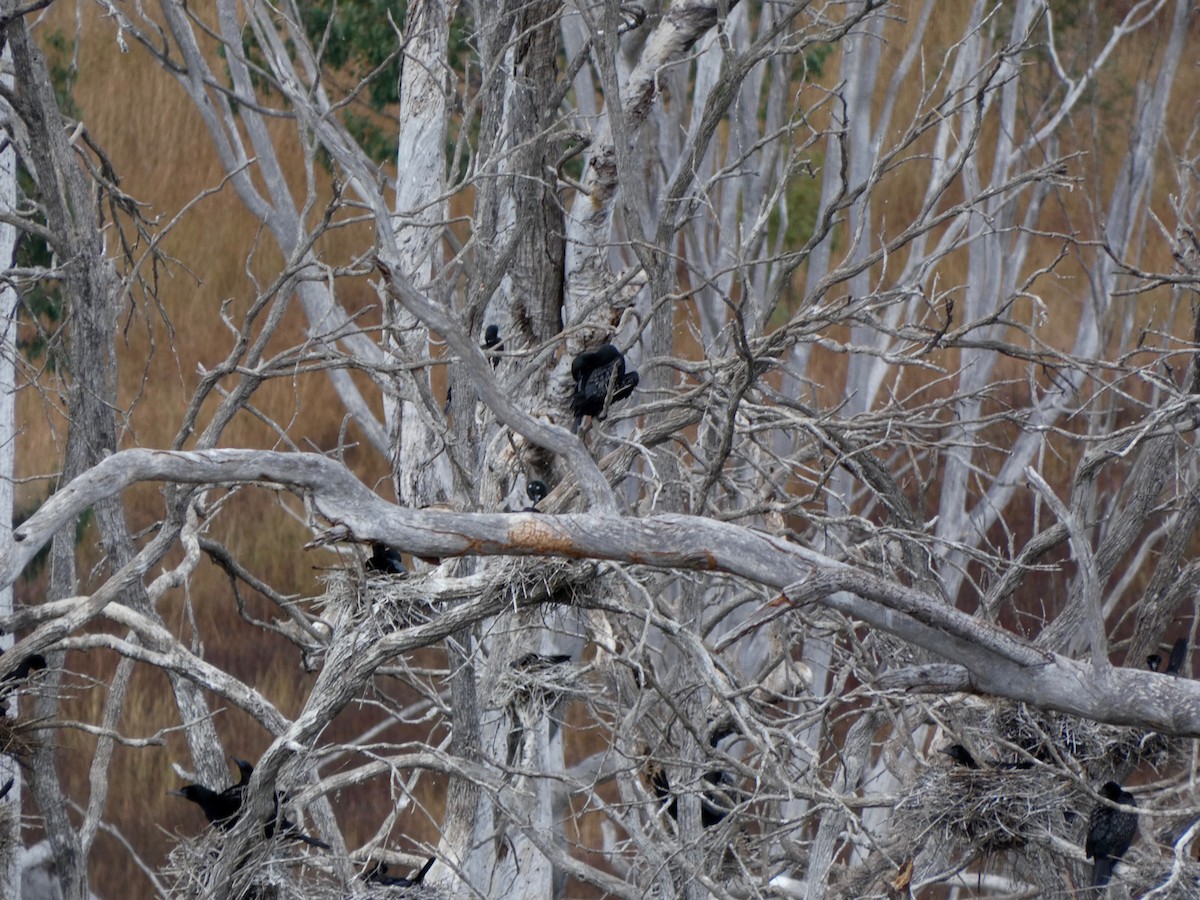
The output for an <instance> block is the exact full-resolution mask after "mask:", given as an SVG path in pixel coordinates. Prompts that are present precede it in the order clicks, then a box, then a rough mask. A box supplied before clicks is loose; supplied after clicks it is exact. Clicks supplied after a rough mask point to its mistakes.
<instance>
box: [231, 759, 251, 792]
mask: <svg viewBox="0 0 1200 900" xmlns="http://www.w3.org/2000/svg"><path fill="white" fill-rule="evenodd" d="M232 759H233V764H234V765H235V766H237V767H238V771H239V772H240V773H241V775H242V780H241V781H239V782H238V783H237V784H236V785H235V787H242V786H244V785H245V784H246V783H247V782H249V781H250V776H251V775H253V774H254V766H253V765H251V764H250V763H248V762H246V760H244V759H238V758H237V757H236V756H234V757H232Z"/></svg>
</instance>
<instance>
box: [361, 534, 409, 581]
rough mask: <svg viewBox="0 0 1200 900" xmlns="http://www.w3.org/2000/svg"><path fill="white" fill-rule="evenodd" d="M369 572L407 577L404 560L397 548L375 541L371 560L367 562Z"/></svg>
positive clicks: (372, 546)
mask: <svg viewBox="0 0 1200 900" xmlns="http://www.w3.org/2000/svg"><path fill="white" fill-rule="evenodd" d="M367 571H369V572H378V573H379V574H381V575H407V574H408V569H406V568H405V567H404V560H403V559H401V558H400V551H399V550H397V549H396V548H395V547H390V546H388V545H387V544H384V543H381V542H380V541H375V542H373V543H372V544H371V558H370V559H369V560H367Z"/></svg>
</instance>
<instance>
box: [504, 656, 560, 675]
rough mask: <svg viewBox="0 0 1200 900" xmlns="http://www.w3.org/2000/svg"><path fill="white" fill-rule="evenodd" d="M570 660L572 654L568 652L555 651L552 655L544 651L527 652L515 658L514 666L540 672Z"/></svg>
mask: <svg viewBox="0 0 1200 900" xmlns="http://www.w3.org/2000/svg"><path fill="white" fill-rule="evenodd" d="M570 661H571V657H570V654H567V653H554V654H550V655H547V654H544V653H526V654H525V655H524V656H522V657H521V658H520V659H514V660H513V663H512V667H513V668H514V669H528V670H530V671H534V672H538V671H545V670H546V669H549V668H550V667H551V666H561V665H562V664H563V663H568V662H570Z"/></svg>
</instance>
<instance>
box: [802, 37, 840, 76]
mask: <svg viewBox="0 0 1200 900" xmlns="http://www.w3.org/2000/svg"><path fill="white" fill-rule="evenodd" d="M832 55H833V44H817V45H816V46H815V47H813V48H812V49H811V50H809V51H808V52H807V53H805V54H804V69H803V70H802V71H803V72H804V80H805V81H817V80H818V79H819V78H821V76H822V75H824V74H825V62H826V61H827V60H828V59H829V57H830V56H832Z"/></svg>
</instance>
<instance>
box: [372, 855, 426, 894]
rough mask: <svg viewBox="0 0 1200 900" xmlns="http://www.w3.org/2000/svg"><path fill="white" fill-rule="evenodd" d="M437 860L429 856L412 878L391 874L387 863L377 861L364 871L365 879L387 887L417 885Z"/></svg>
mask: <svg viewBox="0 0 1200 900" xmlns="http://www.w3.org/2000/svg"><path fill="white" fill-rule="evenodd" d="M435 862H437V857H436V856H431V857H429V862H427V863H425V865H423V866H421V868H420V869H419V870H418V871H417V874H416V875H414V876H412V877H411V878H401V877H400V876H398V875H389V874H388V867H387V863H382V862H377V863H375V865H374V866H373V867H371V868H370V869H368V870H367V871H365V872H363V876H362V878H363V881H369V882H370V883H371V884H381V885H383V886H385V887H416V886H417V885H418V884H420V883H421V882H423V881H424V880H425V876H426V874H428V872H429V870H430V869H432V868H433V864H434V863H435Z"/></svg>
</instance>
